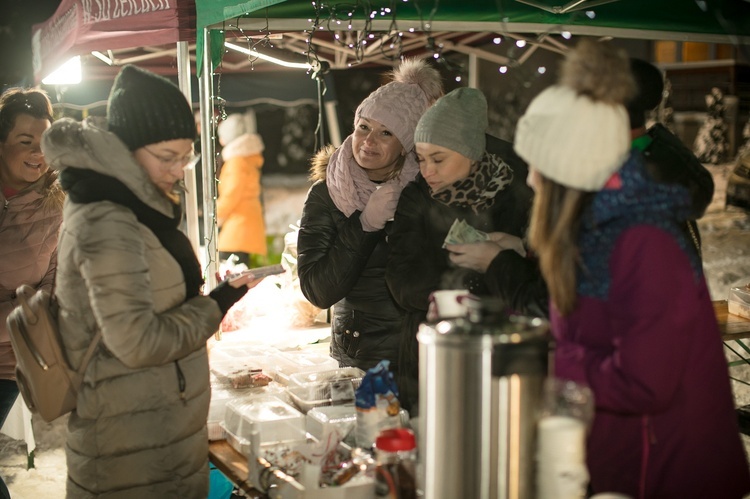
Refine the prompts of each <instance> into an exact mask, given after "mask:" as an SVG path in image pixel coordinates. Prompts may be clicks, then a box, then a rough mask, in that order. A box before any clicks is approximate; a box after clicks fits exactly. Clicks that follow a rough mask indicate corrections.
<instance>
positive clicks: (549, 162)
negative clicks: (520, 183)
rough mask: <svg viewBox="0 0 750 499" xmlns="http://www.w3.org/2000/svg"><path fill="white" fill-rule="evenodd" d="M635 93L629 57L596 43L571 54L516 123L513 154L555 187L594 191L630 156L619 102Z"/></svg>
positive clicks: (627, 131) (624, 114)
mask: <svg viewBox="0 0 750 499" xmlns="http://www.w3.org/2000/svg"><path fill="white" fill-rule="evenodd" d="M634 90H635V83H634V81H633V78H632V75H631V73H630V68H629V62H628V58H627V55H625V54H623V53H620V52H616V51H614V49H612V48H610V47H608V46H606V44H599V43H594V42H588V41H587V42H582V43H581V44H579V46H578V47H576V49H575V50H573V51H571V52H570V53H569V54H568V57H567V58H566V61H565V63H564V65H563V68H562V78H561V81H560V83H559V84H558V85H554V86H552V87H550V88H548V89H546V90H544V91H543V92H542V93H540V94H539V95H538V96H537V97H536V98H535V99H534V100H533V101H531V104H530V105H529V107H528V109H527V110H526V113H525V114H524V115H523V116H522V117H521V119H520V120H519V121H518V125H517V127H516V136H515V140H514V143H513V146H514V149H515V150H516V152H517V153H518V155H519V156H521V157H522V158H523V159H524V160H525V161H526V162H527V163H528V164H529V166H531V167H533V168H535V169H537V170H538V171H539V173H541V174H542V175H544V176H545V177H547V178H549V179H551V180H553V181H555V182H557V183H558V184H561V185H564V186H567V187H572V188H575V189H580V190H583V191H598V190H600V189H601V188H602V187H604V185H605V184H606V182H607V180H608V179H609V178H610V177H611V176H612V174H613V173H615V172H616V171H617V170H618V169H619V168H620V167H621V166H622V164H623V163H624V162H625V160H626V159H627V157H628V154H629V152H630V122H629V118H628V113H627V110H626V109H625V107H624V105H623V103H624V102H626V101H627V99H628V98H629V96H630V95H632V93H633V92H634Z"/></svg>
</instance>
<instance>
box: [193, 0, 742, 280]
mask: <svg viewBox="0 0 750 499" xmlns="http://www.w3.org/2000/svg"><path fill="white" fill-rule="evenodd" d="M196 12H197V33H198V37H197V38H198V40H197V45H198V48H197V64H198V71H199V72H200V73H202V75H206V74H211V73H212V71H213V69H214V68H215V67H216V66H217V65H218V64H219V62H220V61H221V59H222V56H223V53H224V38H225V36H227V31H237V32H240V33H242V34H243V36H246V37H247V39H248V40H251V38H252V37H255V38H263V37H269V35H270V34H272V33H285V34H287V33H288V34H290V35H291V34H293V35H292V36H296V37H297V38H298V39H299V40H300V44H301V46H302V47H305V46H306V47H307V53H308V58H309V59H310V62H312V64H313V71H317V70H318V69H319V64H320V60H319V58H318V57H317V56H311V55H310V54H314V53H316V51H315V48H316V45H315V43H319V44H321V45H320V46H321V47H328V48H333V49H334V50H335V54H334V55H333V56H332V57H331V59H330V62H331V63H332V64H337V65H338V67H346V66H347V65H351V64H352V60H354V63H361V62H367V61H368V57H370V56H372V57H374V58H375V59H377V58H378V57H379V58H380V60H381V62H383V57H382V51H383V47H386V46H392V45H394V44H396V45H398V48H397V49H396V50H397V51H399V52H401V50H402V49H403V52H405V51H406V49H407V48H408V47H407V44H408V43H410V42H409V37H410V36H414V35H412V34H415V33H416V34H419V33H421V34H422V35H423V38H420V39H417V40H416V42H415V43H419V44H421V46H422V47H424V45H425V41H424V40H425V39H429V38H430V34H432V33H437V32H451V33H461V34H463V35H464V38H462V39H455V40H456V41H453V40H454V39H452V38H449V37H446V38H445V40H446V41H445V44H447V46H449V47H450V49H452V50H459V51H461V50H462V51H464V53H469V54H472V53H473V54H476V53H477V51H476V49H474V48H472V47H471V46H470V44H471V42H472V41H476V40H477V39H478V38H479V36H480V35H479V34H480V33H484V34H485V35H487V34H492V33H495V34H500V35H503V34H508V33H512V34H516V36H517V34H519V33H527V34H531V36H532V37H534V38H530V39H532V40H535V41H537V42H538V44H539V45H542V44H545V43H549V45H548V47H547V48H550V49H551V50H557V51H561V49H564V47H560V46H559V43H558V44H555V43H554V40H549V42H548V41H547V40H545V37H546V36H547V35H550V34H560V33H565V34H568V33H570V34H574V35H591V36H602V37H612V38H631V39H647V40H674V41H698V42H713V43H729V44H733V45H745V44H748V42H750V3H748V2H745V1H742V0H569V1H564V0H472V1H470V2H469V1H467V0H372V1H362V0H343V1H340V0H327V1H325V0H323V1H321V0H245V1H241V0H196ZM367 35H374V39H373V38H372V37H370V38H367ZM326 37H327V38H326ZM342 37H343V38H342ZM425 37H426V38H425ZM341 39H346V40H347V43H341V41H340V40H341ZM431 42H432V41H431V40H430V43H431ZM366 44H369V46H368V47H366V48H365V47H364V46H365V45H366ZM375 47H378V48H379V50H375V49H374V48H375ZM378 52H381V54H380V55H379V54H378ZM403 52H402V53H403ZM205 53H208V54H210V57H204V54H205ZM495 57H496V58H497V60H499V61H502V58H501V57H498V56H495ZM386 59H387V57H386ZM470 85H471V81H470ZM199 89H200V95H201V110H202V111H201V112H202V116H201V118H202V127H203V129H204V130H210V129H211V128H210V127H211V124H210V119H211V116H210V114H209V113H210V111H209V110H210V109H211V103H212V102H213V99H214V93H213V88H212V79H211V78H206V77H204V76H201V77H200V83H199ZM210 135H211V134H204V136H203V141H204V142H203V144H202V151H203V155H204V156H203V160H204V164H205V165H209V163H210V161H209V160H208V158H210V157H211V156H212V155H213V143H212V140H211V137H210ZM209 170H210V167H209V168H205V169H204V178H205V179H211V178H213V172H211V171H209ZM205 185H206V188H209V189H213V188H214V186H213V183H212V182H208V181H206V183H205ZM212 198H213V193H212V192H210V191H209V192H206V199H212ZM213 209H214V208H213V207H210V206H206V207H204V213H205V214H206V215H207V216H206V217H205V220H207V221H210V220H213ZM215 230H216V228H215V227H210V228H209V227H206V234H207V235H208V234H211V233H212V232H211V231H215ZM209 240H211V241H213V240H215V238H209ZM207 252H208V255H209V256H211V255H215V254H216V249H215V247H211V246H210V245H209V247H208V248H207ZM215 260H216V258H208V261H215ZM213 273H214V272H211V271H210V272H209V273H208V275H209V276H212V275H213Z"/></svg>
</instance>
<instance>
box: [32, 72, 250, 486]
mask: <svg viewBox="0 0 750 499" xmlns="http://www.w3.org/2000/svg"><path fill="white" fill-rule="evenodd" d="M195 134H196V130H195V121H194V119H193V114H192V112H191V111H190V106H189V105H188V102H187V101H186V100H185V97H184V96H183V95H182V93H181V92H180V90H179V89H178V88H177V87H176V86H175V85H174V84H172V83H171V82H170V81H168V80H166V79H164V78H162V77H160V76H157V75H155V74H153V73H150V72H148V71H144V70H142V69H139V68H137V67H135V66H125V67H124V68H123V69H122V71H121V72H120V73H119V75H118V76H117V78H116V80H115V82H114V86H113V87H112V91H111V93H110V96H109V101H108V106H107V119H106V122H100V121H97V120H96V119H95V118H89V119H87V120H85V121H83V122H82V123H78V122H74V121H72V120H70V119H64V120H60V121H58V122H56V123H55V124H54V125H53V126H52V127H51V128H50V129H49V130H48V131H47V132H46V133H45V134H44V136H43V139H42V148H43V150H44V153H45V155H46V157H47V159H48V161H49V163H50V165H51V166H52V167H53V168H55V169H59V170H60V181H61V184H62V187H63V189H64V190H65V191H66V192H67V194H68V197H67V199H66V201H65V206H64V212H63V216H64V220H63V229H62V232H61V235H60V245H59V252H58V273H57V287H56V289H55V295H56V297H57V299H58V301H59V304H60V312H59V317H58V319H59V325H60V331H61V334H62V338H63V342H64V344H65V348H66V353H67V355H68V359H69V360H70V362H71V364H72V366H73V367H76V368H77V366H78V365H79V364H80V362H81V358H82V356H83V354H84V352H85V350H86V348H87V347H88V346H89V345H90V344H91V342H92V340H93V339H94V337H95V335H96V334H97V333H99V332H100V333H101V343H100V344H99V346H98V347H97V349H96V351H95V353H94V356H93V357H92V360H91V362H90V363H89V365H88V368H87V370H86V373H85V375H84V382H83V385H82V387H81V389H80V391H79V393H78V404H77V408H76V410H75V411H74V412H73V413H71V415H70V418H69V421H68V435H67V445H66V453H67V465H68V482H67V497H68V498H78V497H87V498H88V497H104V496H108V497H110V496H118V497H154V498H157V497H159V498H162V497H180V498H202V499H203V498H205V497H206V496H207V495H208V472H209V468H208V435H207V431H206V419H207V415H208V404H209V399H210V385H209V372H208V356H207V353H206V340H208V339H209V338H210V337H211V335H212V334H214V332H216V330H217V329H218V326H219V323H220V321H221V319H222V317H223V316H224V314H225V313H226V311H227V310H228V309H229V307H231V306H232V304H234V303H235V302H236V301H237V300H239V299H240V298H241V297H242V296H243V295H244V294H245V292H246V291H247V289H248V287H252V286H254V285H255V284H256V283H257V281H253V282H248V281H247V280H246V279H247V278H244V279H245V280H244V281H242V280H240V281H235V282H233V283H232V284H229V283H228V282H226V281H225V282H222V283H220V284H219V285H218V286H217V287H216V288H215V289H214V290H212V291H211V292H210V293H209V295H208V296H204V295H203V294H202V286H203V279H202V275H201V268H200V265H199V263H198V260H197V258H196V256H195V254H194V252H193V248H192V246H191V244H190V242H189V241H188V239H187V237H186V236H185V235H184V234H183V233H182V232H180V231H179V230H178V224H179V222H180V215H181V210H180V205H179V196H178V195H177V194H176V192H175V186H176V185H177V184H178V183H179V182H180V181H181V180H182V178H183V167H184V166H185V165H186V164H188V162H189V161H190V159H191V157H192V153H193V140H194V139H195Z"/></svg>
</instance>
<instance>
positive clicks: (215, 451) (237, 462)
mask: <svg viewBox="0 0 750 499" xmlns="http://www.w3.org/2000/svg"><path fill="white" fill-rule="evenodd" d="M208 459H209V460H210V461H211V462H212V463H214V466H216V468H218V469H219V471H221V472H222V473H224V474H225V475H226V476H227V478H229V480H230V481H231V482H232V483H234V484H235V485H236V486H237V487H239V488H240V489H242V490H243V491H244V492H245V494H247V497H250V498H251V499H265V498H266V497H267V496H266V495H265V494H262V493H261V492H260V491H258V490H257V489H256V488H254V487H253V486H252V484H251V483H249V482H248V481H247V478H248V467H247V457H245V456H243V455H242V454H240V453H239V452H237V451H236V450H234V448H233V447H232V446H231V445H229V442H227V441H226V440H215V441H213V442H209V443H208Z"/></svg>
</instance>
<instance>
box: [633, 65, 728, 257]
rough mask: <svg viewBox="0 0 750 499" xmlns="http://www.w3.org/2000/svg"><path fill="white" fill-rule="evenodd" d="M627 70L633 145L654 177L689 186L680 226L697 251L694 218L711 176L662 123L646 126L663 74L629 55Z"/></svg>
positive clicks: (702, 207) (710, 190)
mask: <svg viewBox="0 0 750 499" xmlns="http://www.w3.org/2000/svg"><path fill="white" fill-rule="evenodd" d="M630 70H631V72H632V73H633V77H634V78H635V83H636V93H635V95H634V96H633V97H632V98H631V99H630V100H629V101H628V102H627V110H628V116H629V118H630V135H631V138H632V141H633V147H634V148H636V149H638V150H639V151H641V152H642V153H643V156H644V158H645V161H646V167H647V169H648V172H649V174H650V175H651V176H652V177H653V178H654V180H656V181H657V182H665V183H671V184H679V185H683V186H685V187H687V188H688V189H689V190H690V196H691V199H692V213H691V214H690V216H689V217H688V220H687V221H686V222H685V224H684V225H683V229H684V231H685V234H686V235H687V236H688V237H689V238H690V240H691V241H692V242H693V244H694V245H695V247H696V248H697V249H698V253H700V252H701V236H700V232H699V231H698V223H697V222H696V220H698V219H699V218H700V217H702V216H703V213H704V212H705V211H706V208H707V207H708V205H709V204H711V199H712V198H713V195H714V180H713V177H712V176H711V172H709V171H708V170H707V169H706V167H704V166H703V165H702V164H701V162H700V161H698V158H697V157H696V156H695V154H693V151H692V150H690V148H688V147H686V146H685V145H684V144H683V143H682V141H681V140H680V139H679V138H678V137H677V136H675V135H674V134H672V132H670V131H669V130H668V129H667V128H666V127H665V126H664V125H662V124H661V123H656V124H654V125H652V126H651V127H650V128H648V129H646V114H647V113H649V112H650V111H652V110H653V109H654V108H655V107H656V106H658V105H659V104H660V103H661V100H662V95H663V93H664V77H663V75H662V73H661V71H660V70H659V68H657V67H656V66H654V65H653V64H651V63H650V62H647V61H644V60H641V59H635V58H631V59H630Z"/></svg>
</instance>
